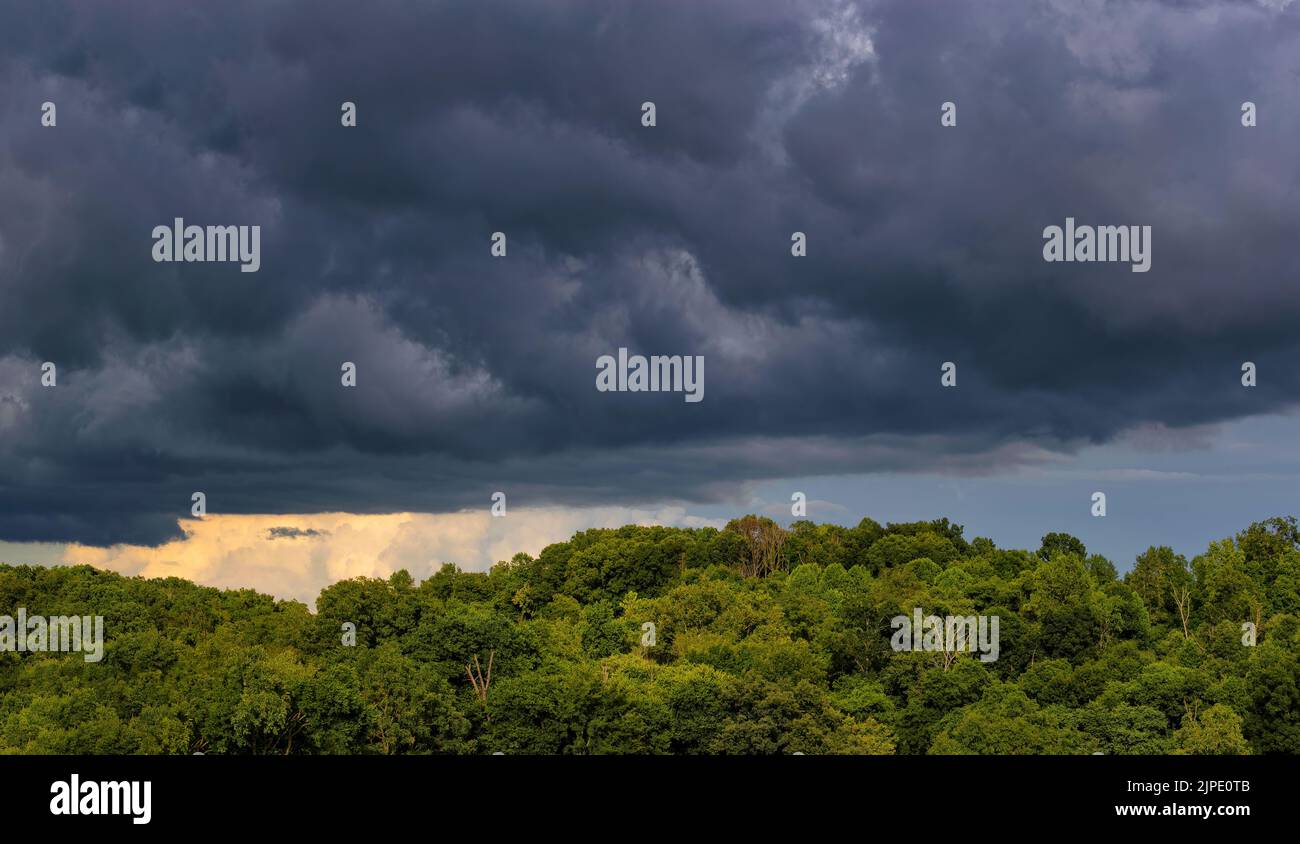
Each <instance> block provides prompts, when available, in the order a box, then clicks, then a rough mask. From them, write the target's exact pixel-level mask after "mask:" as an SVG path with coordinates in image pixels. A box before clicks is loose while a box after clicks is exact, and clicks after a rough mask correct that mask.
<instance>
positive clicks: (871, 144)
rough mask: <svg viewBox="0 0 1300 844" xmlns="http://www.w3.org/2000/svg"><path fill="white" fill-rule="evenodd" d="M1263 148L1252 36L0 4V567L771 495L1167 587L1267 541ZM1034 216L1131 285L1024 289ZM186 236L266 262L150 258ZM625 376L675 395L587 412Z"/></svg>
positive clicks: (932, 12) (1281, 293) (782, 9)
mask: <svg viewBox="0 0 1300 844" xmlns="http://www.w3.org/2000/svg"><path fill="white" fill-rule="evenodd" d="M47 101H48V102H53V103H55V104H56V106H57V126H55V127H52V128H51V127H44V126H42V125H41V104H42V103H43V102H47ZM345 101H350V102H354V103H355V104H356V108H357V126H356V127H343V126H341V125H340V114H341V112H340V106H341V104H342V103H343V102H345ZM646 101H652V102H654V103H655V106H656V118H657V119H656V125H655V126H653V127H646V126H643V125H642V119H641V118H642V108H641V105H642V103H643V102H646ZM1245 101H1251V102H1253V103H1255V104H1256V106H1257V110H1258V125H1257V126H1254V127H1251V128H1246V127H1243V126H1242V119H1241V118H1242V103H1243V102H1245ZM944 102H953V103H955V104H956V108H957V112H956V113H957V125H956V126H954V127H944V126H941V125H940V108H941V104H942V103H944ZM1297 144H1300V4H1297V5H1295V6H1291V5H1289V4H1286V3H1282V2H1272V3H1259V2H1165V3H1159V2H1133V3H1126V2H1104V3H1103V2H1088V0H1060V2H990V3H949V2H917V0H898V2H863V3H845V2H789V0H733V1H725V2H724V1H723V0H708V2H701V1H700V0H689V2H688V1H687V0H681V2H676V1H675V0H656V2H636V3H633V2H613V1H612V0H599V2H597V1H596V0H593V2H543V1H542V0H519V2H501V3H483V2H370V3H357V2H351V0H349V2H331V1H330V0H302V1H301V2H297V1H296V0H280V1H279V2H267V0H256V2H236V1H234V0H232V2H226V3H221V4H210V3H193V4H179V5H178V4H175V3H171V2H141V0H130V2H122V3H114V4H86V3H66V2H42V3H34V4H17V3H6V4H4V5H3V7H0V296H2V297H3V298H2V299H0V304H2V307H0V552H3V553H0V557H4V558H7V559H10V560H13V561H22V560H28V559H31V560H40V561H45V562H49V561H54V560H63V559H87V560H91V559H93V560H95V561H98V562H100V563H101V564H104V565H112V566H114V567H117V568H119V569H121V570H128V571H142V572H148V573H156V572H157V571H159V569H158V568H157V566H161V565H162V564H163V563H164V562H167V561H171V562H172V563H175V562H176V560H178V559H180V558H181V557H184V556H186V554H191V555H192V554H193V553H195V552H194V550H193V548H194V546H197V545H198V544H200V541H201V538H200V537H198V536H197V534H195V533H194V532H193V530H191V533H190V538H189V539H184V537H185V536H186V535H187V534H186V532H185V531H184V530H183V529H182V526H181V525H179V524H178V519H184V518H187V517H188V516H189V508H190V496H191V493H192V492H193V491H195V490H202V491H204V492H205V493H206V495H207V498H208V508H209V512H210V513H211V514H213V515H214V516H216V517H217V519H218V520H219V519H221V518H224V517H233V516H236V515H238V516H249V517H256V518H253V520H252V521H241V522H237V523H236V522H231V523H230V524H231V528H230V529H231V530H232V531H235V530H236V527H237V529H238V531H243V532H247V531H249V530H252V531H253V533H248V536H254V535H256V536H258V537H261V539H259V540H257V541H256V542H254V541H253V540H252V539H250V540H248V541H249V542H250V543H252V545H250V546H249V548H250V550H248V552H247V553H248V554H249V555H253V556H258V555H260V556H259V557H258V559H259V560H261V561H262V562H259V564H258V566H259V570H267V571H269V570H271V568H273V565H274V564H273V563H270V562H267V561H268V560H270V559H272V557H275V556H276V555H284V554H285V553H286V552H285V551H284V549H285V548H286V547H289V546H292V545H293V544H294V543H297V545H296V546H294V547H302V548H313V549H315V550H314V551H311V552H310V553H308V552H303V553H304V554H306V557H310V558H311V559H313V560H315V561H316V562H315V563H312V564H311V565H315V566H316V568H315V569H313V571H314V572H315V574H313V575H312V576H311V578H310V584H316V583H318V582H324V581H327V580H328V579H329V578H331V577H336V576H346V575H347V574H349V573H355V572H358V571H363V572H365V573H369V569H367V568H366V566H368V565H370V563H364V562H361V561H362V560H363V558H365V557H366V555H367V550H366V548H365V547H360V548H356V549H352V550H349V551H348V552H347V554H346V555H345V554H344V552H343V551H342V550H341V549H342V544H341V540H339V539H337V532H338V531H339V530H340V529H341V528H342V527H343V523H340V522H337V521H329V520H330V519H335V518H337V517H334V516H330V517H323V516H313V515H312V514H345V515H346V514H352V515H353V516H355V517H356V519H354V520H353V521H352V522H350V524H354V525H359V524H361V522H362V521H364V520H363V519H361V516H364V515H370V516H375V517H380V516H381V514H424V515H422V516H418V517H417V516H412V517H411V518H408V519H406V521H404V522H402V524H408V523H418V524H423V525H425V526H426V527H427V530H426V531H425V533H424V534H421V536H423V537H424V538H423V539H421V540H420V542H434V543H435V544H436V542H435V540H434V539H432V538H430V537H434V536H442V534H441V533H440V531H443V530H444V528H446V527H447V525H449V524H451V522H447V521H442V522H440V521H438V519H439V518H444V519H456V520H461V521H457V522H456V524H458V525H461V526H462V527H464V525H467V524H470V523H471V522H472V523H473V524H474V525H475V526H476V527H474V528H473V530H471V531H470V534H472V535H473V537H475V538H473V539H472V540H470V539H466V540H465V541H464V542H460V544H456V543H450V544H446V545H445V547H444V546H439V547H438V548H437V549H436V551H435V550H429V549H427V548H425V549H423V550H420V551H418V552H416V551H412V552H411V554H414V557H409V558H408V557H403V556H401V555H398V556H397V557H392V559H394V560H397V559H398V558H399V557H400V560H401V561H408V559H419V560H424V561H425V562H429V564H430V565H432V562H430V560H431V559H432V557H433V556H434V555H435V554H441V553H442V552H443V551H446V552H447V553H456V554H458V555H460V556H461V557H462V559H458V560H456V561H457V562H461V563H463V564H466V565H467V566H471V567H481V566H482V565H485V564H486V563H487V562H490V558H491V557H493V556H494V555H496V554H498V553H500V552H501V549H504V548H512V547H513V548H516V550H530V551H536V550H538V548H536V547H531V546H534V545H537V544H538V543H540V542H544V541H552V540H553V539H559V538H562V537H563V536H566V535H567V534H568V533H570V532H572V530H574V529H577V528H580V527H585V526H589V525H597V524H600V525H604V524H612V523H619V520H620V519H624V518H626V519H627V520H632V521H658V522H661V523H673V524H704V523H710V524H713V523H721V522H723V521H725V519H726V518H729V517H731V516H734V515H740V514H743V513H745V512H749V511H763V512H768V513H769V514H770V515H773V516H778V517H780V518H781V520H782V521H789V497H790V494H791V492H793V491H796V490H799V491H805V492H806V493H807V495H808V497H809V499H810V501H811V502H812V503H811V504H810V506H809V516H810V517H812V518H814V519H818V520H827V521H840V522H845V523H856V522H857V520H858V519H859V518H861V517H862V516H863V515H871V516H873V517H875V518H877V519H879V520H881V521H886V520H889V519H898V518H933V517H937V516H941V515H946V516H950V517H955V518H956V519H957V520H958V521H961V522H963V523H965V524H966V525H967V533H968V535H985V536H991V537H993V538H994V539H995V540H997V541H999V542H1000V543H1002V544H1012V545H1031V546H1036V544H1037V538H1038V537H1039V536H1041V535H1042V533H1044V532H1046V531H1047V530H1052V529H1069V530H1072V531H1073V532H1075V533H1077V534H1078V535H1080V536H1081V537H1083V538H1084V539H1085V541H1086V542H1088V543H1089V546H1090V548H1093V549H1094V550H1098V551H1101V552H1103V553H1107V554H1108V555H1110V556H1112V557H1113V558H1115V560H1116V562H1117V563H1118V564H1119V565H1120V566H1121V568H1123V567H1126V566H1127V565H1129V564H1131V560H1132V555H1133V554H1135V553H1137V552H1138V551H1140V550H1142V549H1143V548H1145V547H1146V546H1147V545H1150V544H1171V545H1174V546H1175V547H1177V548H1178V549H1179V550H1180V551H1184V552H1185V553H1194V552H1196V551H1198V550H1203V546H1204V542H1205V541H1206V540H1208V539H1209V538H1216V537H1219V536H1224V535H1228V534H1230V533H1232V532H1234V531H1235V530H1238V529H1240V528H1241V527H1244V526H1245V524H1247V523H1248V522H1249V521H1251V520H1253V519H1259V518H1265V517H1268V516H1272V515H1277V514H1281V513H1291V512H1297V511H1300V506H1297V505H1298V504H1300V502H1297V500H1296V499H1297V496H1296V494H1295V492H1294V490H1295V489H1296V488H1297V484H1298V482H1300V455H1298V454H1297V448H1296V447H1295V446H1294V445H1293V443H1294V441H1295V434H1296V417H1295V416H1293V415H1291V413H1292V410H1293V408H1294V406H1295V404H1296V402H1297V399H1300V332H1298V331H1297V328H1296V326H1297V317H1300V295H1297V283H1298V282H1300V254H1298V253H1297V237H1296V234H1297V226H1298V225H1300V190H1297V188H1298V187H1300V184H1298V182H1300V156H1297V155H1296V150H1297ZM1067 216H1068V217H1074V218H1076V219H1077V220H1078V221H1079V222H1080V223H1081V224H1082V223H1088V224H1094V225H1144V226H1150V227H1151V230H1152V243H1151V253H1152V254H1151V269H1150V271H1149V272H1146V273H1133V272H1130V270H1129V266H1128V264H1124V263H1105V264H1103V263H1095V264H1075V263H1072V264H1060V263H1050V264H1049V263H1046V262H1045V261H1044V260H1043V257H1042V247H1043V229H1044V227H1046V226H1050V225H1063V224H1064V221H1065V218H1066V217H1067ZM176 217H183V218H184V219H185V221H186V222H187V223H191V224H199V225H259V226H261V267H260V270H259V271H258V272H255V273H241V272H240V271H239V267H238V266H237V265H236V264H230V263H224V264H223V263H155V262H154V261H153V259H152V257H151V248H152V246H153V241H152V239H151V232H152V230H153V228H154V227H155V226H158V225H169V224H171V222H172V220H173V219H174V218H176ZM497 231H500V232H504V233H505V234H506V235H507V239H508V251H507V255H506V256H505V257H493V256H492V255H491V253H490V245H491V243H490V238H491V235H492V233H493V232H497ZM795 231H802V232H805V233H806V235H807V243H808V246H807V256H806V257H793V256H792V255H791V249H790V247H791V240H790V238H791V233H792V232H795ZM619 347H627V348H628V349H629V350H630V351H631V353H633V354H635V353H641V354H647V355H650V354H662V355H673V354H678V355H702V356H703V357H704V361H705V367H704V372H705V379H704V383H705V391H704V394H705V398H704V400H703V401H701V402H699V403H689V402H685V401H683V397H682V395H681V394H679V393H626V392H622V393H620V392H600V391H597V390H596V388H595V376H596V371H597V370H596V366H595V362H596V359H597V358H598V357H599V356H601V355H605V354H615V353H616V352H617V349H618V348H619ZM45 361H50V362H54V363H55V364H56V365H57V367H58V385H57V387H53V388H49V387H42V385H41V382H40V378H41V364H42V363H43V362H45ZM344 361H353V362H355V363H356V365H357V386H356V387H355V388H346V387H343V386H342V385H341V383H340V365H341V363H342V362H344ZM944 361H952V362H955V363H956V364H957V366H958V385H957V387H955V388H943V387H941V386H940V381H939V376H940V365H941V364H942V363H943V362H944ZM1244 361H1252V362H1254V363H1256V364H1257V366H1258V373H1259V375H1258V379H1259V385H1258V386H1257V387H1254V388H1246V387H1243V386H1242V384H1241V380H1240V379H1241V365H1242V363H1243V362H1244ZM497 490H501V491H504V492H505V493H506V495H507V497H508V502H509V508H510V515H509V516H507V518H506V519H504V520H497V521H498V522H500V524H495V525H494V524H491V523H488V522H482V523H480V522H479V521H476V520H477V519H478V518H479V517H483V518H490V517H488V516H487V511H488V507H489V506H490V505H491V501H490V496H491V495H492V493H493V492H494V491H497ZM1093 491H1106V492H1107V494H1108V496H1109V501H1108V514H1107V517H1106V518H1105V519H1094V518H1092V517H1091V516H1090V514H1089V506H1090V498H1089V497H1090V495H1091V493H1092V492H1093ZM274 515H282V516H285V517H289V516H293V517H294V518H291V519H288V518H287V519H284V520H281V521H279V522H276V521H275V520H274V519H271V520H268V521H262V520H260V519H261V517H264V516H274ZM516 516H519V518H518V519H516ZM382 518H384V519H389V521H379V522H374V523H373V524H374V525H381V524H384V525H389V526H390V527H391V526H392V525H393V524H396V522H393V521H392V519H391V518H390V517H388V516H383V517H382ZM403 518H405V517H403ZM313 519H316V520H317V521H316V522H313ZM321 519H324V520H325V521H321ZM466 519H468V520H469V521H464V520H466ZM412 520H414V521H412ZM422 520H423V521H422ZM210 521H211V519H210ZM327 521H328V525H326V522H327ZM345 521H346V519H345ZM399 521H400V520H399ZM317 522H319V524H320V525H326V526H325V527H319V528H314V527H312V525H314V524H317ZM277 525H279V526H283V527H286V528H288V527H293V528H294V529H295V530H300V531H306V530H317V531H318V532H317V533H315V534H297V533H292V532H288V531H285V532H281V533H279V534H269V533H268V531H270V529H271V527H275V526H277ZM250 526H252V527H250ZM331 526H332V527H331ZM208 530H209V531H211V530H215V528H211V527H210V528H208ZM394 530H396V528H394ZM512 531H514V532H515V533H512ZM408 532H409V531H408ZM241 535H242V534H241ZM466 535H467V536H468V535H469V534H466ZM385 536H386V537H388V538H387V539H383V540H382V542H381V540H379V539H375V538H374V537H371V538H372V539H373V541H374V542H380V543H381V544H383V543H388V542H389V541H390V539H392V537H391V536H389V534H385ZM331 537H334V538H331ZM392 541H396V540H392ZM405 541H406V542H407V543H408V545H409V546H410V547H412V548H414V547H415V546H416V545H419V544H420V543H418V542H414V541H413V540H411V539H410V537H409V536H408V537H407V539H406V540H405ZM37 542H39V543H49V544H46V545H32V544H28V543H37ZM186 542H192V543H194V545H193V546H189V548H190V550H188V551H185V552H184V553H182V551H181V550H178V549H180V548H181V546H183V545H184V543H186ZM458 542H459V540H458ZM512 542H513V543H514V544H513V545H512ZM118 544H125V545H126V546H149V547H145V548H134V549H133V548H118V549H116V550H114V549H112V548H107V546H113V545H118ZM253 546H256V549H255V548H254V547H253ZM1198 546H1199V547H1198ZM383 547H389V546H388V545H386V544H385V545H384V546H383ZM69 548H72V549H74V550H75V551H76V553H75V554H72V555H71V556H70V555H69V550H68V549H69ZM159 548H162V549H172V550H170V551H159V550H158V549H159ZM96 549H98V550H96ZM257 549H260V550H257ZM223 553H225V552H223ZM394 553H395V552H394ZM159 554H162V557H159V556H158V555H159ZM132 555H134V556H132ZM151 555H152V556H151ZM268 555H270V556H268ZM313 555H314V556H313ZM340 555H343V556H347V558H348V559H351V560H352V561H353V562H352V563H349V564H347V565H343V564H340V565H339V566H337V567H335V568H330V567H329V566H327V565H324V564H322V563H320V561H321V560H322V559H326V558H328V559H342V557H341V556H340ZM349 555H350V556H349ZM371 556H378V554H377V553H376V554H373V555H371ZM503 556H508V555H504V554H503ZM146 557H148V558H150V559H152V560H153V561H154V562H153V563H149V564H146V563H144V562H140V561H141V560H144V559H145V558H146ZM306 557H305V558H306ZM305 558H304V559H305ZM497 558H499V557H497ZM128 559H131V560H135V561H136V562H132V563H128V562H123V561H124V560H128ZM205 559H207V560H208V562H207V563H205V565H206V566H208V569H209V571H208V573H206V574H202V575H201V577H202V578H203V579H205V580H206V581H207V582H221V583H230V584H231V585H252V586H259V585H260V586H265V588H273V589H276V590H278V591H279V592H280V593H281V594H293V595H298V594H303V595H309V594H310V588H308V586H304V585H303V583H306V582H307V581H302V582H301V583H298V585H292V586H285V585H282V584H281V583H279V582H278V581H275V582H272V580H273V579H272V578H271V575H269V574H265V575H254V574H250V573H249V571H250V570H248V569H241V568H239V567H238V566H236V565H234V564H233V563H230V562H229V561H228V560H226V557H223V556H221V555H217V556H216V557H213V556H212V555H211V554H209V555H208V556H207V557H205ZM213 559H216V560H217V562H212V560H213ZM221 560H226V562H221ZM151 565H153V566H155V567H153V568H151V567H150V566H151ZM303 565H304V566H307V565H308V563H303ZM375 565H379V564H378V563H375ZM223 566H225V567H226V568H224V569H223ZM322 566H324V567H322ZM417 567H418V566H417ZM382 569H383V566H379V568H377V569H375V571H376V572H381V571H382ZM185 571H186V572H187V573H193V569H185ZM223 572H224V573H223ZM240 578H243V581H240V580H239V579H240ZM268 584H269V585H268Z"/></svg>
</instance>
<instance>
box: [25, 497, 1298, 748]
mask: <svg viewBox="0 0 1300 844" xmlns="http://www.w3.org/2000/svg"><path fill="white" fill-rule="evenodd" d="M963 533H964V531H963V528H962V527H961V526H959V525H955V524H952V523H950V522H949V521H948V520H947V519H938V520H935V521H928V522H910V523H901V524H888V525H884V526H882V525H880V524H878V523H877V522H875V521H873V520H871V519H869V518H866V519H863V520H862V521H861V522H860V523H859V524H858V525H857V526H855V527H844V526H839V525H833V524H814V523H812V522H810V521H798V522H795V523H794V524H793V525H791V527H790V528H789V529H786V528H782V527H781V526H779V525H777V524H776V523H775V522H773V521H771V520H770V519H766V518H761V517H757V516H752V515H751V516H746V517H744V518H741V519H736V520H733V521H732V522H731V523H729V524H728V525H727V526H726V527H725V528H724V529H722V530H717V529H714V528H695V529H688V528H667V527H641V526H627V527H622V528H618V529H612V530H611V529H600V530H587V531H583V532H581V533H578V534H576V535H574V536H573V537H572V538H571V539H569V540H568V541H567V542H561V543H557V544H555V545H551V546H549V547H547V548H546V549H544V550H543V551H542V552H541V553H540V554H538V555H537V556H536V557H532V556H529V555H527V554H518V555H516V556H515V557H514V558H513V559H511V560H510V561H507V562H501V563H498V564H497V565H495V566H493V567H492V569H491V570H490V571H489V572H486V573H480V572H465V571H460V570H459V569H457V567H456V566H454V565H452V564H445V565H443V566H442V567H441V568H440V569H439V570H438V571H436V572H435V573H434V574H432V576H430V577H428V578H427V579H425V580H423V581H422V582H416V581H415V580H414V578H413V577H412V576H411V575H410V574H409V573H408V572H406V571H398V572H396V573H395V574H393V575H392V576H390V577H388V578H387V579H374V578H355V579H352V580H345V581H341V582H339V583H335V584H333V585H331V586H329V587H327V588H325V589H324V590H322V591H321V593H320V595H319V597H318V598H317V600H316V608H315V610H316V611H315V612H314V613H313V612H312V611H310V610H309V608H308V607H307V606H306V605H304V604H302V603H301V602H297V601H282V600H276V599H274V598H272V597H271V596H268V595H265V594H260V593H258V592H255V591H253V590H248V589H243V590H219V589H214V588H210V587H204V586H198V585H196V584H193V583H190V582H188V581H185V580H182V579H178V578H165V579H150V580H146V579H142V578H129V577H123V576H120V575H117V574H114V573H110V572H106V571H101V570H97V569H94V568H91V567H89V566H70V567H41V566H27V565H19V566H9V565H0V613H12V612H13V611H14V609H16V608H17V607H25V608H26V609H27V611H28V612H41V613H45V614H47V615H51V616H53V615H64V614H66V615H74V614H76V615H87V614H89V615H102V616H104V617H105V619H106V622H105V626H106V631H107V634H106V643H105V649H104V657H103V659H102V661H100V662H97V663H88V662H86V661H85V660H83V659H82V658H81V655H79V654H75V653H74V654H60V653H17V652H0V752H4V753H32V754H41V753H63V754H104V753H126V754H153V753H195V752H204V753H238V754H287V753H308V754H311V753H327V754H351V753H357V754H361V753H367V754H368V753H376V754H395V753H458V754H460V753H495V752H504V753H510V754H515V753H544V754H553V753H576V754H592V753H640V754H652V753H653V754H657V753H730V754H771V753H794V752H802V753H807V754H816V753H850V754H925V753H933V754H970V753H973V754H1007V753H1025V754H1086V753H1107V754H1178V753H1191V754H1247V753H1297V752H1300V656H1298V654H1300V530H1298V529H1297V524H1296V520H1295V519H1294V518H1290V517H1287V518H1273V519H1268V520H1265V521H1262V522H1257V523H1255V524H1252V525H1250V526H1249V527H1248V528H1246V529H1245V530H1243V531H1242V532H1240V533H1238V534H1237V535H1236V536H1234V537H1231V538H1228V539H1224V540H1222V541H1219V542H1214V543H1212V544H1211V545H1210V546H1209V548H1207V549H1206V551H1205V553H1203V554H1200V555H1199V556H1196V557H1195V558H1194V559H1192V560H1190V561H1189V560H1187V559H1186V558H1185V557H1183V556H1181V555H1178V554H1176V553H1174V552H1173V551H1172V550H1171V549H1169V548H1167V547H1152V548H1150V549H1148V550H1147V551H1146V552H1144V553H1143V554H1141V555H1140V556H1139V557H1138V558H1137V560H1136V562H1135V564H1134V566H1133V567H1132V569H1131V570H1130V571H1128V572H1127V573H1126V574H1125V575H1123V576H1122V577H1121V576H1119V575H1117V572H1116V567H1115V566H1114V564H1113V563H1111V562H1110V561H1109V560H1107V559H1105V558H1104V557H1102V556H1099V555H1096V554H1089V553H1088V552H1087V549H1086V548H1085V546H1084V544H1083V543H1082V542H1081V541H1080V540H1079V539H1077V538H1076V537H1073V536H1070V535H1067V534H1061V533H1049V534H1047V535H1046V536H1045V537H1043V540H1042V544H1041V546H1040V547H1039V548H1037V549H1034V550H1012V549H1002V548H998V547H996V546H995V544H994V543H993V542H992V541H990V540H988V539H985V538H976V539H973V540H967V539H966V538H965V537H964V536H963ZM918 607H919V608H922V609H923V610H924V611H925V613H927V614H934V615H938V616H949V615H953V616H970V615H985V616H992V615H996V616H997V617H998V618H999V621H1000V625H999V633H1000V640H1001V641H1000V645H999V649H998V658H997V659H996V661H992V662H982V661H981V660H980V659H978V658H977V655H974V654H970V653H964V654H956V655H953V654H950V653H933V652H926V651H908V650H904V651H895V650H894V649H893V648H892V647H891V645H890V638H891V633H892V632H893V631H892V629H891V624H890V620H891V619H892V618H894V617H896V616H898V615H910V614H912V613H913V611H914V608H918Z"/></svg>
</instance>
